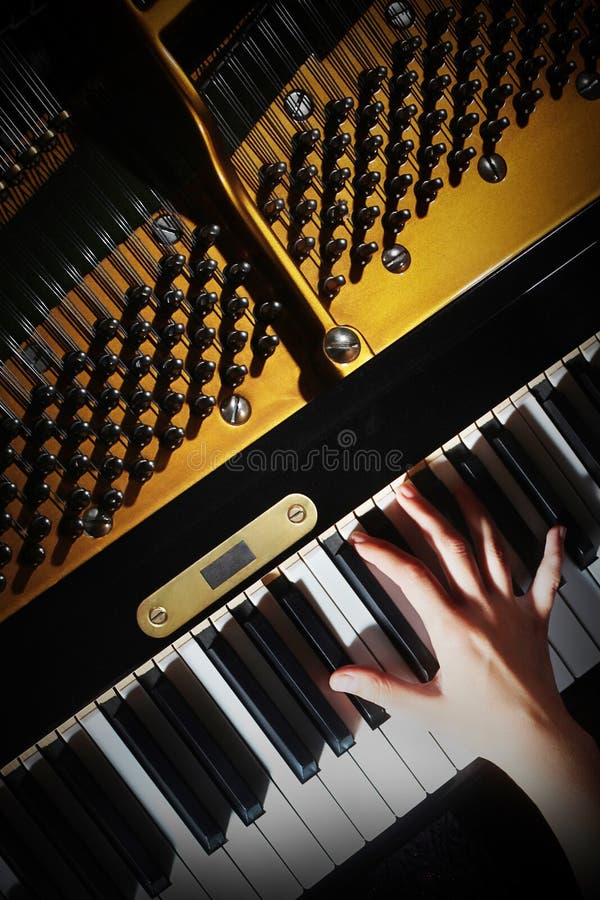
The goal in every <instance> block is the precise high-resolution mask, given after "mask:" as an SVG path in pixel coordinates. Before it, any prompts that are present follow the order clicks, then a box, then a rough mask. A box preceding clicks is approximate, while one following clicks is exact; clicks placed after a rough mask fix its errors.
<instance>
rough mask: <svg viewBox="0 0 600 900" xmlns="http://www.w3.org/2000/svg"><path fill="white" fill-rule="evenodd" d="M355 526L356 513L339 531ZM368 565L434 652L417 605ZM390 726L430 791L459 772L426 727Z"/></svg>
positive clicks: (398, 719)
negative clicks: (413, 605)
mask: <svg viewBox="0 0 600 900" xmlns="http://www.w3.org/2000/svg"><path fill="white" fill-rule="evenodd" d="M355 529H359V530H360V525H359V523H358V520H357V519H356V518H355V517H354V516H347V517H346V518H345V519H344V525H343V526H340V528H339V531H340V534H341V535H342V536H343V537H348V536H349V535H350V534H351V533H352V532H353V531H354V530H355ZM366 565H367V568H368V569H369V571H370V572H371V573H372V574H373V575H374V577H375V578H376V579H377V581H378V582H379V583H380V585H381V586H382V588H383V589H384V590H385V591H386V593H387V594H388V595H389V596H390V597H391V599H392V600H393V601H394V603H395V604H396V606H397V607H398V608H399V609H400V611H401V612H402V614H403V615H404V616H405V617H406V619H407V620H408V621H409V622H410V624H411V625H412V626H413V628H414V629H415V631H416V632H417V634H418V635H419V637H420V638H421V639H422V640H423V641H424V642H425V643H426V644H427V646H428V647H429V648H430V650H431V651H432V653H434V654H435V648H434V646H433V644H432V642H431V639H430V637H429V634H428V633H427V630H426V628H425V625H424V624H423V621H422V619H421V617H420V616H419V615H418V613H417V612H416V610H415V609H414V607H412V606H411V604H410V603H409V601H408V599H407V598H406V596H405V594H404V593H403V592H402V590H401V589H400V588H399V587H398V585H397V584H396V583H395V582H394V581H392V579H391V578H388V576H387V575H384V574H383V572H380V571H379V569H378V568H377V567H376V566H374V565H373V564H372V563H367V564H366ZM410 681H412V682H413V683H414V682H415V681H416V679H415V678H414V677H412V676H411V677H410ZM391 727H392V728H393V730H394V731H395V734H396V739H395V740H394V741H393V743H394V746H395V747H399V746H401V747H402V753H401V756H402V758H403V760H404V762H405V763H406V764H407V766H408V767H409V769H410V770H411V771H412V772H414V774H415V775H416V776H417V778H418V779H419V781H420V782H421V784H422V785H423V787H424V788H425V790H426V791H427V792H428V793H432V792H433V791H435V790H437V788H439V787H441V786H442V785H443V784H445V783H446V782H447V781H448V780H449V779H450V778H452V777H453V776H454V775H455V774H456V766H455V765H454V764H453V762H451V760H450V759H449V757H448V755H447V754H446V753H445V752H444V751H443V750H442V748H441V747H440V745H439V744H438V742H437V741H436V740H435V738H434V737H433V736H432V735H431V734H430V733H429V732H428V731H427V730H426V729H424V728H422V727H420V726H419V724H418V723H417V722H415V721H414V720H413V719H411V718H410V716H399V715H396V716H394V717H393V724H392V726H391ZM398 741H401V743H400V744H399V743H398ZM469 762H471V759H469Z"/></svg>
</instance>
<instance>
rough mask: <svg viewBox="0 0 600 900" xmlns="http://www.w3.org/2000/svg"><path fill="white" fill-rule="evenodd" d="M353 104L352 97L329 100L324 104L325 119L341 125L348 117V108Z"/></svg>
mask: <svg viewBox="0 0 600 900" xmlns="http://www.w3.org/2000/svg"><path fill="white" fill-rule="evenodd" d="M353 106H354V100H353V99H352V97H342V98H340V99H339V100H330V101H329V102H328V103H327V104H326V105H325V115H326V117H327V120H328V121H330V122H334V123H335V124H336V125H341V124H342V123H343V122H345V121H346V119H347V118H348V114H349V113H350V110H351V109H352V108H353Z"/></svg>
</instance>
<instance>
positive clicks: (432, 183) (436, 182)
mask: <svg viewBox="0 0 600 900" xmlns="http://www.w3.org/2000/svg"><path fill="white" fill-rule="evenodd" d="M443 186H444V182H443V181H442V179H441V178H424V179H423V180H422V181H417V183H416V184H415V197H416V198H417V200H420V201H421V202H423V203H427V204H429V203H432V202H433V201H434V200H435V198H436V197H437V195H438V191H439V190H440V189H441V188H442V187H443Z"/></svg>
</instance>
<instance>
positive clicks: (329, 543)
mask: <svg viewBox="0 0 600 900" xmlns="http://www.w3.org/2000/svg"><path fill="white" fill-rule="evenodd" d="M599 449H600V342H599V340H598V337H596V336H594V337H592V338H591V339H590V340H589V341H587V342H586V343H585V344H583V345H581V346H580V347H578V348H576V349H575V350H574V351H573V353H571V354H570V355H569V356H567V357H566V358H565V359H561V360H559V361H558V362H557V363H556V364H555V365H553V366H552V367H551V368H550V369H548V370H547V371H545V372H544V373H542V374H540V376H539V377H538V378H536V379H534V380H533V381H532V382H530V383H529V384H527V385H525V386H523V388H521V389H520V390H518V391H517V392H516V393H515V394H514V395H512V396H510V397H508V398H507V399H506V400H505V401H503V402H502V403H500V404H499V405H498V406H496V407H495V408H494V409H492V410H490V411H489V412H487V413H486V414H485V415H483V416H482V417H481V418H480V419H478V420H477V421H476V422H474V423H473V424H472V425H470V426H469V427H468V428H466V429H465V430H464V431H462V432H461V433H460V434H458V435H457V436H456V437H455V438H453V439H452V440H451V441H449V442H447V443H446V444H444V445H443V446H442V447H440V448H438V449H437V450H436V451H435V452H433V453H432V454H431V455H430V456H428V457H427V458H426V459H425V460H423V461H422V462H421V463H419V464H418V465H417V466H415V467H414V468H413V469H411V470H410V472H409V475H410V477H411V478H413V480H414V482H415V483H416V484H417V485H418V486H419V488H420V489H421V490H422V492H423V493H425V494H426V495H427V496H429V497H430V498H431V499H432V500H433V502H434V503H435V504H436V506H437V507H438V508H439V509H441V510H442V511H443V512H444V513H445V514H447V515H448V516H449V517H450V518H451V519H453V520H454V521H456V522H457V524H458V526H459V527H460V525H461V523H460V517H459V515H458V514H457V509H456V507H454V506H453V499H452V495H451V493H450V492H449V490H448V489H451V488H452V486H453V484H455V483H456V481H457V479H460V478H462V479H464V480H466V481H467V483H469V484H470V485H471V486H472V488H473V489H474V490H475V492H476V493H477V494H478V495H479V496H480V498H481V499H482V500H483V502H484V503H485V504H486V505H487V506H488V508H489V509H490V511H491V512H492V514H493V515H494V516H495V519H496V521H497V524H498V526H499V527H500V529H501V530H502V532H503V533H504V536H505V537H506V539H507V541H508V544H509V548H510V556H511V563H512V571H513V574H514V580H515V586H516V588H517V589H522V590H524V589H526V587H527V584H528V583H529V581H530V579H531V576H532V573H533V571H534V569H535V566H536V565H537V561H538V560H539V558H540V554H541V550H542V546H543V540H544V536H545V532H546V530H547V528H548V527H549V526H550V525H552V524H554V523H555V522H561V523H566V524H567V526H568V532H567V539H566V550H567V554H566V558H565V564H564V569H563V580H562V584H561V586H560V589H559V591H558V594H557V597H556V602H555V605H554V609H553V612H552V616H551V619H550V627H549V647H550V653H551V659H552V665H553V670H554V674H555V678H556V682H557V685H558V687H559V689H560V690H561V692H564V691H565V690H566V689H567V688H568V687H569V686H570V685H572V684H573V683H574V682H576V681H577V680H579V679H583V678H585V676H586V674H587V673H589V672H590V671H591V670H592V669H593V668H594V667H595V666H597V664H598V662H600V560H599V559H598V557H597V555H596V553H597V548H598V546H599V545H600V479H599V478H598V472H599V466H600V453H599ZM393 486H394V482H392V483H391V484H389V485H387V486H386V487H385V488H384V489H383V490H381V491H380V492H379V493H377V494H376V495H374V496H373V497H370V498H368V499H366V500H365V502H364V503H363V504H362V505H360V506H359V507H357V508H356V509H354V510H353V511H352V512H350V513H349V514H348V515H347V516H345V517H344V518H343V519H342V520H341V521H339V522H338V523H336V525H335V526H334V527H333V528H331V529H329V530H328V531H326V532H324V533H323V534H321V535H319V536H318V537H317V538H316V539H314V540H312V541H310V542H309V543H308V544H307V545H306V546H304V547H302V548H301V549H300V550H299V551H298V552H297V553H294V554H293V555H292V556H290V557H289V558H288V559H286V560H285V561H284V562H282V563H281V564H280V565H279V566H278V567H277V568H276V569H275V570H274V571H273V572H271V573H269V575H268V576H265V577H263V578H262V580H261V581H260V582H258V583H255V584H252V585H250V586H249V587H247V589H246V590H245V591H244V592H243V593H241V594H240V595H239V596H238V597H236V598H234V599H233V600H231V601H230V602H228V603H227V604H226V606H224V607H223V608H221V609H220V610H219V611H218V612H217V613H215V614H214V615H212V616H210V617H208V618H206V619H205V620H203V621H202V622H200V623H199V624H197V625H196V626H195V627H193V628H192V629H191V630H190V631H189V632H188V633H186V634H184V635H183V636H181V637H179V638H178V639H177V640H176V641H175V642H174V643H173V644H172V645H171V646H168V647H166V648H165V649H163V650H161V652H160V653H159V654H157V656H156V657H154V658H153V659H152V660H149V661H148V662H147V663H146V664H145V665H144V666H142V667H141V668H139V669H137V670H136V671H135V672H133V673H132V674H131V675H129V676H128V677H127V678H125V679H124V680H123V681H121V682H119V683H118V684H116V685H115V686H114V687H113V688H111V689H110V690H109V691H107V692H106V693H105V694H103V695H102V696H100V697H98V698H97V699H96V700H95V701H94V702H93V703H91V704H90V705H89V706H88V707H86V708H85V709H83V710H81V711H80V712H78V713H77V714H76V715H74V716H73V717H72V718H71V719H69V720H68V721H66V722H64V723H63V724H62V725H61V726H60V727H59V728H57V729H56V731H55V732H53V733H52V734H50V735H47V736H45V737H43V738H41V739H40V740H39V741H38V742H37V744H36V745H35V746H34V747H31V748H29V749H28V750H27V751H26V752H24V753H22V754H21V755H20V756H19V757H18V758H17V759H15V760H13V761H12V762H11V763H9V764H8V765H7V766H5V767H4V769H3V770H2V779H1V781H0V826H1V827H0V895H1V896H3V897H8V896H12V891H13V889H14V890H15V891H16V890H17V889H18V890H19V891H20V893H19V896H23V897H32V898H35V897H38V898H40V897H43V898H51V900H53V898H61V900H62V898H67V900H90V898H96V900H100V898H102V900H105V898H107V897H111V898H113V897H114V898H119V900H121V898H122V900H125V898H127V900H128V898H136V900H141V898H144V900H145V898H148V897H160V898H165V900H189V898H190V897H192V896H194V897H198V898H213V900H220V898H223V900H230V898H232V897H235V898H254V900H256V898H257V897H260V898H265V900H288V898H289V900H293V898H295V897H298V896H300V895H301V894H302V893H303V892H305V891H307V890H308V889H310V888H311V887H313V886H315V885H316V884H318V883H319V882H320V881H321V879H323V878H324V877H325V876H326V875H328V874H329V873H331V872H333V871H334V870H335V869H336V868H337V867H340V866H342V865H343V863H344V862H345V861H346V860H348V859H350V858H351V857H352V856H353V855H354V854H355V853H357V852H358V851H359V850H360V849H361V847H363V846H364V845H365V844H367V843H368V842H370V841H372V840H373V839H374V838H376V837H377V836H378V835H380V834H382V833H383V832H384V831H385V830H386V829H387V828H388V827H389V826H391V825H392V824H393V823H394V822H396V821H397V820H398V819H401V818H402V817H403V816H405V815H406V814H407V813H409V812H410V811H411V810H414V809H416V808H417V807H418V806H419V804H421V803H422V802H423V801H424V800H425V798H426V797H428V795H431V794H434V793H435V792H436V791H437V790H438V789H440V788H442V787H443V786H447V785H448V784H449V783H450V782H452V780H453V779H454V778H455V777H456V775H457V772H459V771H461V770H463V769H465V767H467V766H468V765H469V764H470V763H471V762H472V761H473V756H472V753H470V752H469V748H468V747H466V746H464V745H463V744H462V743H461V741H460V736H457V735H455V734H442V733H439V734H438V733H435V734H432V733H429V732H426V731H424V730H423V729H421V728H420V727H417V726H416V725H415V724H413V723H411V722H410V721H409V720H408V719H405V718H404V717H403V716H402V715H398V714H395V715H394V716H389V715H388V713H387V712H386V711H385V710H383V709H382V708H381V707H378V706H375V705H373V704H370V703H365V702H364V701H361V700H359V699H357V698H353V697H350V696H346V695H343V694H338V693H335V692H333V691H331V690H330V689H329V687H328V676H329V674H330V672H331V671H333V670H334V669H335V668H337V667H338V666H340V665H344V664H346V663H348V662H354V663H358V664H361V665H370V666H375V667H381V668H383V669H384V670H386V671H389V672H393V673H396V674H399V675H402V676H403V677H406V678H408V679H410V680H413V681H414V680H417V679H419V678H420V680H425V678H427V677H430V676H431V674H432V672H433V671H435V657H434V655H433V647H432V646H431V643H430V641H429V638H428V635H427V633H426V632H425V630H424V628H423V625H422V622H421V621H420V619H419V617H418V616H417V615H416V613H415V612H414V610H412V609H411V608H410V607H409V606H408V604H407V601H406V599H405V597H404V596H403V595H402V593H401V592H400V591H399V589H398V588H397V587H395V586H394V585H393V584H391V583H390V582H389V581H387V580H386V579H385V578H384V577H383V576H381V574H380V573H378V572H377V571H376V570H375V569H373V568H371V569H370V570H369V569H368V567H367V569H366V570H365V569H364V568H363V570H362V571H361V569H360V566H359V565H357V564H356V561H357V559H358V557H355V556H353V553H354V551H353V550H352V548H351V545H350V544H348V543H347V542H346V541H345V540H344V539H345V538H347V537H348V535H349V534H350V533H351V532H352V531H353V530H354V529H355V528H357V527H360V528H363V529H364V530H366V531H368V532H370V533H373V534H378V535H380V536H382V537H386V538H387V539H391V540H395V541H397V542H399V543H401V544H402V545H408V547H410V548H411V549H412V551H413V552H414V553H416V554H417V555H418V556H420V557H421V558H423V559H424V561H426V562H427V563H429V564H431V565H432V566H435V565H436V563H435V560H434V559H432V558H431V557H432V554H431V551H428V549H427V547H425V546H424V544H423V541H422V540H419V537H418V535H417V534H416V533H415V529H414V528H413V527H411V523H410V521H409V520H408V519H407V517H406V516H405V515H404V514H403V513H402V511H401V509H400V508H399V506H398V505H397V504H396V503H395V500H394V494H393ZM390 598H391V600H392V601H393V604H391V605H390V602H389V601H390Z"/></svg>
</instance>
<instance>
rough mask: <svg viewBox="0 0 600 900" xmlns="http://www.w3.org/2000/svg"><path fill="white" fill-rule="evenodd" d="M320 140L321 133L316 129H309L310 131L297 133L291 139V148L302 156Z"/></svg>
mask: <svg viewBox="0 0 600 900" xmlns="http://www.w3.org/2000/svg"><path fill="white" fill-rule="evenodd" d="M320 138H321V132H320V131H319V129H318V128H311V129H310V131H297V132H296V133H295V134H294V136H293V137H292V148H293V150H294V151H295V152H299V153H302V154H305V153H310V151H311V150H313V149H314V147H315V146H316V143H317V141H318V140H320Z"/></svg>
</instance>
